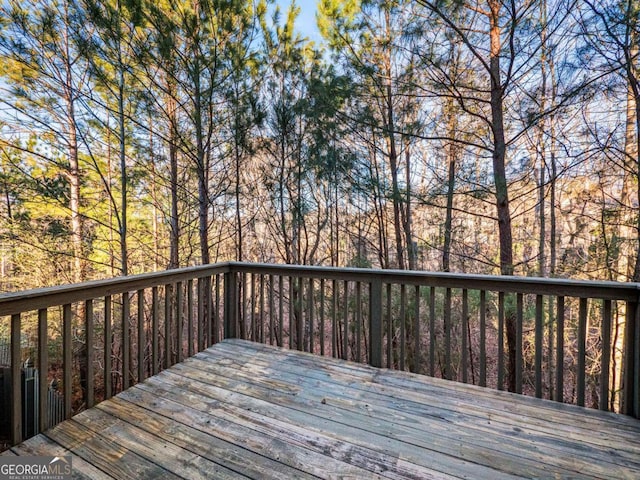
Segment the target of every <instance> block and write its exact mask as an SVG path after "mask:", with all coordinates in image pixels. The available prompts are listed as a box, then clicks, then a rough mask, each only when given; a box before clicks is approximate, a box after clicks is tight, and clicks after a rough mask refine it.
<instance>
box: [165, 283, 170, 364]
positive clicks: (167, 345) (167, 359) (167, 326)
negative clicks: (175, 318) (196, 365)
mask: <svg viewBox="0 0 640 480" xmlns="http://www.w3.org/2000/svg"><path fill="white" fill-rule="evenodd" d="M171 290H172V288H171V285H165V286H164V368H169V367H170V366H171V365H172V361H171V353H172V352H171V295H172V292H171Z"/></svg>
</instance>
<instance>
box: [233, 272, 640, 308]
mask: <svg viewBox="0 0 640 480" xmlns="http://www.w3.org/2000/svg"><path fill="white" fill-rule="evenodd" d="M228 265H229V268H230V270H231V271H238V272H247V273H251V272H255V273H262V274H267V275H268V274H273V275H288V276H293V277H310V278H325V279H331V280H334V279H335V280H351V281H361V282H370V281H372V280H374V279H376V280H381V281H383V282H385V283H404V284H411V285H426V286H434V287H445V288H447V287H448V288H466V289H469V290H474V289H475V290H489V291H496V292H512V293H530V294H535V295H538V294H539V295H554V296H567V297H582V298H601V299H607V300H624V301H634V302H635V301H637V300H638V298H639V295H640V283H631V282H627V283H622V282H610V281H594V280H570V279H562V278H539V277H518V276H503V275H476V274H465V273H446V272H424V271H414V270H380V269H369V268H342V267H321V266H302V265H272V264H265V263H241V262H229V264H228Z"/></svg>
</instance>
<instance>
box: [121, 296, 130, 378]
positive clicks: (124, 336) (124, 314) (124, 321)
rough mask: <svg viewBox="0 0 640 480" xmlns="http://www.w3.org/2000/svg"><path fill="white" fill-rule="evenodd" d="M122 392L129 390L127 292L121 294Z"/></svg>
mask: <svg viewBox="0 0 640 480" xmlns="http://www.w3.org/2000/svg"><path fill="white" fill-rule="evenodd" d="M121 313H122V318H121V319H120V320H121V328H122V390H126V389H127V388H129V384H130V375H129V350H130V349H131V337H130V334H131V332H130V331H129V292H124V293H123V294H122V312H121Z"/></svg>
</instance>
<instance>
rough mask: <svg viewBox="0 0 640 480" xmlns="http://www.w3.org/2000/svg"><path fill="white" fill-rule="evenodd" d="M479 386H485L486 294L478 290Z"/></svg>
mask: <svg viewBox="0 0 640 480" xmlns="http://www.w3.org/2000/svg"><path fill="white" fill-rule="evenodd" d="M480 386H481V387H486V386H487V292H486V291H485V290H480Z"/></svg>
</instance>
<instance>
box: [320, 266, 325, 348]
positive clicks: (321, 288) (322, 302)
mask: <svg viewBox="0 0 640 480" xmlns="http://www.w3.org/2000/svg"><path fill="white" fill-rule="evenodd" d="M324 290H325V280H324V278H321V279H320V355H322V356H324V315H325V313H324Z"/></svg>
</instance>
